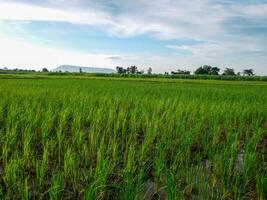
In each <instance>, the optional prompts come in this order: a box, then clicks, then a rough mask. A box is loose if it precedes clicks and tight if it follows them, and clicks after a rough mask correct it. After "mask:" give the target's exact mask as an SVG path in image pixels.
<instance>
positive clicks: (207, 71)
mask: <svg viewBox="0 0 267 200" xmlns="http://www.w3.org/2000/svg"><path fill="white" fill-rule="evenodd" d="M220 71H221V69H220V68H218V67H212V66H210V65H203V66H201V67H199V68H197V69H196V70H195V71H194V72H193V73H192V74H195V75H220ZM0 72H22V73H24V72H25V73H27V72H49V70H48V69H47V68H43V69H42V70H41V71H36V70H27V69H17V68H16V69H8V68H6V67H4V68H2V69H1V68H0ZM116 72H117V73H118V74H145V71H144V70H139V69H138V67H137V66H135V65H132V66H130V67H126V68H124V67H120V66H117V67H116ZM80 73H82V69H81V68H80ZM146 74H148V75H150V74H152V68H151V67H149V68H148V69H147V71H146ZM168 74H169V72H165V75H168ZM170 74H171V75H190V74H191V71H188V70H181V69H177V70H176V71H172V72H171V73H170ZM221 75H223V76H241V75H244V76H254V75H255V74H254V70H253V69H244V70H243V71H242V72H237V73H235V70H234V69H233V68H228V67H227V68H225V69H224V70H223V72H222V73H221Z"/></svg>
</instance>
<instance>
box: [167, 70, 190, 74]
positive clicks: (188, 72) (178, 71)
mask: <svg viewBox="0 0 267 200" xmlns="http://www.w3.org/2000/svg"><path fill="white" fill-rule="evenodd" d="M190 73H191V72H190V71H187V70H181V69H178V70H177V71H176V72H174V71H172V72H171V74H190Z"/></svg>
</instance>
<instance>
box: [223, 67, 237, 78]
mask: <svg viewBox="0 0 267 200" xmlns="http://www.w3.org/2000/svg"><path fill="white" fill-rule="evenodd" d="M222 75H224V76H235V75H236V74H235V70H234V69H233V68H225V70H224V71H223V73H222Z"/></svg>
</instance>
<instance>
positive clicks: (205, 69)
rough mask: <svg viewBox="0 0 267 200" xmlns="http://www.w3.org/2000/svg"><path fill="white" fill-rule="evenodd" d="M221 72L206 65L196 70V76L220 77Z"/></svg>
mask: <svg viewBox="0 0 267 200" xmlns="http://www.w3.org/2000/svg"><path fill="white" fill-rule="evenodd" d="M219 72H220V68H218V67H212V66H210V65H204V66H201V67H199V68H197V69H196V71H195V74H202V75H218V74H219Z"/></svg>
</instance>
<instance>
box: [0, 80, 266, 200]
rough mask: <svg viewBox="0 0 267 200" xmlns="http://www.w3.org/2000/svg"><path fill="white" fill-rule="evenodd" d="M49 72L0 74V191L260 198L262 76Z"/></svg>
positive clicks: (7, 194)
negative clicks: (179, 76)
mask: <svg viewBox="0 0 267 200" xmlns="http://www.w3.org/2000/svg"><path fill="white" fill-rule="evenodd" d="M53 77H54V78H53ZM53 77H52V78H51V77H50V78H47V77H42V79H38V77H35V78H31V79H15V78H16V77H11V79H10V77H9V79H2V78H0V199H48V198H49V199H157V198H163V199H266V194H267V191H266V188H267V185H266V171H267V170H266V169H267V168H266V166H267V165H266V163H267V162H266V161H267V152H266V141H267V137H266V130H267V85H266V83H263V82H256V81H255V82H249V83H248V82H239V81H235V82H233V81H215V80H213V81H212V80H211V81H207V80H183V81H182V80H170V79H168V80H166V79H163V78H161V79H157V78H151V79H142V78H133V77H132V78H127V79H125V78H123V77H120V78H114V77H113V78H112V77H78V76H77V77H69V76H68V77H67V76H66V77H65V76H64V78H60V77H58V76H53ZM28 78H30V77H28Z"/></svg>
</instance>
